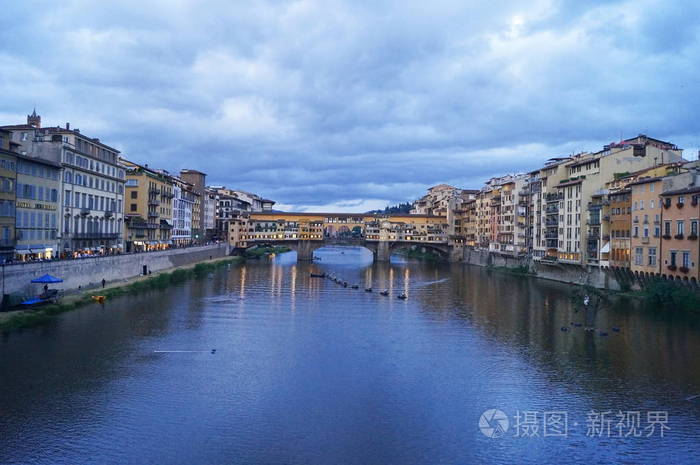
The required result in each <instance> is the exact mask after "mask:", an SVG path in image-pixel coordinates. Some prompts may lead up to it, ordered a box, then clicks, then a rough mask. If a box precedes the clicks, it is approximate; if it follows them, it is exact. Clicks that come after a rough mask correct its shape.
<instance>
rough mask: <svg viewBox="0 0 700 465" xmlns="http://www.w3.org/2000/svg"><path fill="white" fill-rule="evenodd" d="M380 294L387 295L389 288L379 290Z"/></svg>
mask: <svg viewBox="0 0 700 465" xmlns="http://www.w3.org/2000/svg"><path fill="white" fill-rule="evenodd" d="M380 294H381V295H389V289H384V290H383V291H382V292H380Z"/></svg>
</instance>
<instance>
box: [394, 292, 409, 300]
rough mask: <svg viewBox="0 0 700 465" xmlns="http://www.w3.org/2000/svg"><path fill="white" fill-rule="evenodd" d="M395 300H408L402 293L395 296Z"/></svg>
mask: <svg viewBox="0 0 700 465" xmlns="http://www.w3.org/2000/svg"><path fill="white" fill-rule="evenodd" d="M396 298H397V299H401V300H406V299H408V296H407V295H406V294H403V293H402V294H399V295H397V296H396Z"/></svg>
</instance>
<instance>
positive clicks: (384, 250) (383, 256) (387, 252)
mask: <svg viewBox="0 0 700 465" xmlns="http://www.w3.org/2000/svg"><path fill="white" fill-rule="evenodd" d="M390 260H391V247H390V246H389V241H379V242H377V250H376V251H375V252H374V261H375V262H388V261H390Z"/></svg>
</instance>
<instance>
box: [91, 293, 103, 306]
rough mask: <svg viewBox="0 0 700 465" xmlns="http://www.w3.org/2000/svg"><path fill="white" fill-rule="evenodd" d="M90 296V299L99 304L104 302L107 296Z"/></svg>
mask: <svg viewBox="0 0 700 465" xmlns="http://www.w3.org/2000/svg"><path fill="white" fill-rule="evenodd" d="M91 297H92V300H94V301H95V302H97V303H100V304H103V303H105V299H107V297H105V296H103V295H93V296H91Z"/></svg>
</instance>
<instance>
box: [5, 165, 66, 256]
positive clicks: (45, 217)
mask: <svg viewBox="0 0 700 465" xmlns="http://www.w3.org/2000/svg"><path fill="white" fill-rule="evenodd" d="M60 173H61V165H60V164H58V163H54V162H51V161H48V160H43V159H41V158H30V157H27V156H24V155H18V156H17V200H16V208H15V215H16V219H15V225H16V238H17V242H16V245H15V258H16V260H19V261H26V260H36V259H41V260H45V259H51V258H55V257H57V256H58V255H59V251H60V243H59V237H58V231H59V223H60V220H59V215H60V210H59V206H60V203H59V202H60V199H59V192H60V189H61V176H60Z"/></svg>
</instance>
